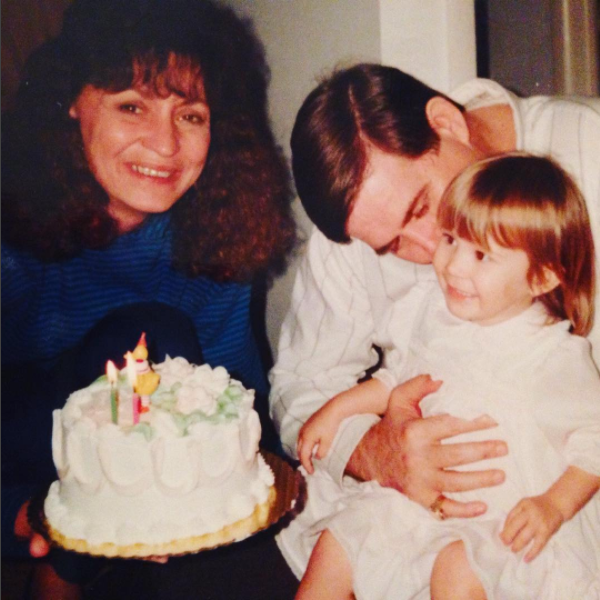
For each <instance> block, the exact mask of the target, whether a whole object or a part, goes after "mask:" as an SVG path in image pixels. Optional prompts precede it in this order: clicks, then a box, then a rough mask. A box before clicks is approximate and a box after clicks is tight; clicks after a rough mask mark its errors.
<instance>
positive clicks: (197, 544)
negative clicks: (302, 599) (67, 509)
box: [46, 485, 277, 558]
mask: <svg viewBox="0 0 600 600" xmlns="http://www.w3.org/2000/svg"><path fill="white" fill-rule="evenodd" d="M276 501H277V490H276V487H275V486H274V485H273V486H271V487H270V488H269V496H268V498H267V500H266V501H265V502H263V503H262V504H258V505H257V506H256V507H255V509H254V512H253V513H252V514H251V515H250V516H248V517H245V518H244V519H241V520H239V521H236V522H235V523H231V524H230V525H226V526H225V527H223V529H220V530H219V531H214V532H209V533H205V534H202V535H197V536H192V537H188V538H182V539H178V540H173V541H170V542H164V543H158V544H129V545H125V546H119V545H117V544H113V543H108V542H107V543H102V544H97V545H92V544H89V543H88V542H86V541H85V540H81V539H73V538H68V537H66V536H64V535H63V534H62V533H60V532H59V531H57V530H56V529H54V528H53V527H52V526H51V525H50V524H49V523H48V522H46V524H47V532H48V535H49V536H50V538H51V539H52V540H53V541H54V542H56V543H57V544H58V545H59V546H61V547H62V548H63V549H65V550H72V551H74V552H78V553H81V554H90V555H92V556H104V557H107V558H148V557H151V556H177V555H181V554H189V553H193V552H199V551H200V550H208V549H210V548H215V547H217V546H223V545H226V544H230V543H233V542H239V541H241V540H243V539H245V538H247V537H249V536H251V535H252V534H254V533H257V532H258V531H260V530H262V529H264V528H266V527H267V526H268V525H270V524H271V518H270V517H271V509H272V508H273V507H274V506H275V504H276Z"/></svg>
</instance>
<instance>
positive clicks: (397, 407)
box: [346, 376, 508, 517]
mask: <svg viewBox="0 0 600 600" xmlns="http://www.w3.org/2000/svg"><path fill="white" fill-rule="evenodd" d="M438 387H439V383H438V382H435V381H432V380H431V379H429V378H426V377H422V376H419V377H415V378H414V379H411V380H409V381H408V382H406V383H405V384H403V385H401V386H398V387H397V388H396V389H395V390H394V392H393V393H392V396H391V398H390V402H389V408H388V411H387V412H386V414H385V415H384V417H383V418H382V419H381V421H380V422H379V423H377V424H375V425H374V426H373V427H372V428H371V429H369V431H367V433H366V434H365V436H364V437H363V438H362V440H361V441H360V443H359V444H358V446H357V447H356V450H355V451H354V453H353V454H352V456H351V457H350V460H349V461H348V465H347V469H346V472H347V473H348V474H349V475H351V476H353V477H355V478H357V479H360V480H363V481H369V480H376V481H378V482H379V483H380V484H381V485H383V486H385V487H392V488H395V489H397V490H399V491H400V492H402V493H404V494H406V495H407V496H408V497H409V498H410V499H411V500H414V501H415V502H419V503H420V504H421V505H423V506H425V507H429V506H431V504H432V503H433V502H434V501H435V499H436V498H437V497H438V495H439V494H441V493H442V492H454V491H465V490H473V489H478V488H482V487H490V486H494V485H499V484H500V483H502V482H503V481H504V473H503V472H502V471H499V470H488V471H460V472H459V471H453V470H452V467H456V466H458V465H463V464H467V463H471V462H476V461H479V460H483V459H485V458H493V457H497V456H503V455H504V454H506V453H507V450H508V449H507V447H506V444H505V443H504V442H502V441H497V440H490V441H488V442H471V443H465V444H442V440H444V439H446V438H449V437H452V436H455V435H458V434H461V433H467V432H470V431H477V430H480V429H488V428H491V427H494V426H495V425H496V423H495V422H494V421H493V420H492V419H490V418H489V417H485V416H484V417H480V418H477V419H474V420H473V421H466V420H464V419H458V418H456V417H452V416H450V415H440V416H436V417H429V418H427V419H422V418H420V412H419V410H418V406H417V405H418V403H419V401H420V400H421V399H422V398H423V397H424V396H426V395H427V394H430V393H433V392H434V391H436V390H437V389H438ZM485 510H486V506H485V504H484V503H482V502H469V503H466V504H464V503H461V502H456V501H453V500H450V499H446V500H445V501H444V512H445V513H446V515H448V516H450V517H473V516H476V515H479V514H482V513H484V512H485Z"/></svg>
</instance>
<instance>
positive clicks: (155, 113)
mask: <svg viewBox="0 0 600 600" xmlns="http://www.w3.org/2000/svg"><path fill="white" fill-rule="evenodd" d="M69 114H70V116H71V117H72V118H74V119H77V120H78V121H79V125H80V128H81V136H82V139H83V146H84V151H85V156H86V158H87V161H88V164H89V167H90V170H91V171H92V173H93V175H94V177H95V178H96V180H97V181H98V183H99V184H100V185H101V186H102V187H103V188H104V190H105V192H106V193H107V194H108V197H109V207H108V210H109V212H110V214H111V216H112V217H113V218H114V219H116V221H117V222H118V223H119V228H120V230H121V231H129V230H131V229H133V228H135V227H136V226H138V225H139V224H140V223H141V222H142V221H143V220H144V219H145V218H146V216H147V215H148V214H150V213H162V212H165V211H167V210H169V209H170V208H171V207H172V206H173V205H174V204H175V202H177V200H179V198H181V196H182V195H183V194H184V193H185V192H186V191H187V190H188V189H189V188H190V187H191V186H192V185H193V184H194V183H195V182H196V180H197V179H198V177H199V176H200V174H201V173H202V170H203V168H204V165H205V163H206V158H207V155H208V148H209V145H210V109H209V106H208V104H207V102H206V100H205V99H204V96H202V97H201V98H199V99H193V100H190V99H188V98H186V97H184V96H182V95H179V94H175V93H172V94H170V95H167V96H163V95H158V94H157V93H156V92H155V91H154V90H152V89H151V88H144V87H133V88H129V89H126V90H123V91H121V92H110V91H107V90H103V89H99V88H96V87H94V86H91V85H87V86H85V87H84V88H83V90H82V92H81V94H80V95H79V96H78V98H77V100H76V101H75V102H74V103H73V105H72V106H71V109H70V111H69Z"/></svg>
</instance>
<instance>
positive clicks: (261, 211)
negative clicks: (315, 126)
mask: <svg viewBox="0 0 600 600" xmlns="http://www.w3.org/2000/svg"><path fill="white" fill-rule="evenodd" d="M266 87H267V68H266V65H265V63H264V59H263V55H262V51H261V48H260V46H259V44H258V42H257V40H256V39H255V38H254V36H253V34H252V32H251V31H250V28H249V27H248V25H247V24H245V23H243V22H242V21H240V20H239V19H238V18H237V17H236V16H235V15H234V14H233V12H231V11H230V10H229V9H225V8H222V7H218V6H217V5H215V4H212V3H210V2H204V1H200V0H170V1H169V2H164V1H162V0H132V1H128V2H119V1H118V0H103V1H102V2H98V1H97V0H77V1H76V2H75V3H74V4H73V5H72V6H71V7H70V8H69V9H68V10H67V12H66V14H65V19H64V25H63V30H62V32H61V34H60V35H59V36H58V38H56V39H55V40H52V41H51V42H49V43H47V44H45V45H44V46H43V47H42V48H40V49H39V50H38V51H37V52H35V53H34V54H33V55H32V57H31V59H30V60H29V62H28V65H27V68H26V76H25V79H24V81H23V84H22V85H21V88H20V90H19V95H18V98H17V102H16V106H17V107H18V108H17V110H16V111H15V113H14V114H13V115H10V116H6V117H5V121H4V122H5V136H4V139H3V149H4V150H5V151H4V152H3V157H4V158H3V169H2V173H3V182H2V183H3V186H2V191H3V197H2V211H3V222H2V234H3V235H2V240H3V241H2V262H3V264H2V283H3V300H4V302H3V309H2V328H3V336H2V340H3V342H2V343H3V350H4V352H3V364H2V371H3V376H4V380H5V384H6V385H5V386H4V388H3V391H4V392H5V395H4V403H3V405H4V407H5V408H4V410H3V420H2V422H3V432H2V433H3V436H2V440H3V448H2V456H3V464H2V467H3V483H5V484H6V483H9V484H10V488H11V489H12V490H13V491H14V492H15V493H14V494H13V496H12V500H13V502H12V503H11V504H10V505H7V504H5V500H6V498H5V496H6V495H5V496H3V505H4V506H3V513H4V519H5V521H4V522H5V523H8V521H7V519H11V522H14V518H15V514H16V509H17V508H18V506H20V505H21V504H22V502H23V501H24V500H26V498H27V495H25V494H26V492H25V489H22V490H20V491H19V492H17V491H15V490H16V487H15V486H16V484H21V483H26V484H30V483H33V484H37V485H39V483H41V482H42V481H43V480H44V479H46V478H49V479H52V478H54V473H53V469H52V465H51V457H50V452H49V440H50V431H51V425H50V416H51V410H52V408H55V407H60V406H62V404H63V403H64V401H65V398H66V394H67V393H69V392H70V391H72V390H73V389H75V388H77V387H81V386H83V385H87V384H88V383H89V381H90V380H91V379H93V377H96V376H97V375H99V374H101V373H102V370H103V368H104V363H105V361H106V360H107V359H109V358H112V359H113V360H115V359H116V360H119V359H120V358H121V357H122V354H123V351H124V350H125V349H127V348H131V347H133V345H135V340H136V339H137V337H139V334H140V333H141V331H146V334H147V337H148V340H149V342H150V350H151V358H152V359H153V360H162V358H163V357H164V355H165V354H167V353H170V354H171V355H185V356H186V357H187V358H188V359H190V360H194V361H197V360H200V357H201V354H202V355H203V356H204V359H205V360H206V362H208V363H209V364H211V365H213V366H216V365H223V366H224V367H226V368H227V369H228V370H229V371H230V372H231V373H232V374H233V375H234V376H236V377H237V378H239V379H241V380H242V382H243V383H244V384H245V385H246V386H248V387H251V388H254V389H256V390H257V393H258V395H259V397H260V396H266V392H267V384H266V378H265V371H264V368H263V366H262V365H261V361H260V357H259V352H258V349H257V344H256V342H255V339H254V337H253V333H252V328H251V320H250V301H251V285H252V283H253V282H255V281H256V280H257V278H260V277H262V276H264V275H265V274H267V273H268V272H269V271H271V270H272V269H273V268H278V267H281V266H282V265H283V260H284V257H285V255H286V253H287V252H288V251H289V250H290V249H291V248H292V246H293V243H294V228H293V221H292V218H291V213H290V199H291V194H290V187H289V177H288V173H287V170H286V166H285V163H284V160H283V158H282V156H281V154H280V152H279V150H278V148H277V147H276V145H275V143H274V140H273V136H272V133H271V130H270V127H269V122H268V117H267V112H266ZM152 343H153V344H154V348H153V347H152ZM152 350H154V353H153V352H152ZM7 390H8V394H7ZM9 398H10V399H9ZM5 433H7V435H6V436H5ZM9 433H10V435H8V434H9ZM24 472H26V473H27V479H26V478H25V477H24V476H23V473H24ZM21 515H22V511H21ZM7 529H9V531H10V529H12V528H9V527H3V536H4V534H5V532H6V530H7ZM4 543H5V540H4V539H3V549H4V551H5V552H6V546H4Z"/></svg>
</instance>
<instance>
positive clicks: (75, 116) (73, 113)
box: [69, 100, 79, 119]
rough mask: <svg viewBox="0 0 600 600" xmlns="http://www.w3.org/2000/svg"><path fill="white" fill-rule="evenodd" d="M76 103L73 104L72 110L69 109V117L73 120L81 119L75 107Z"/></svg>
mask: <svg viewBox="0 0 600 600" xmlns="http://www.w3.org/2000/svg"><path fill="white" fill-rule="evenodd" d="M76 102H77V100H76V101H75V102H73V104H71V108H69V116H70V117H71V119H79V111H78V110H77V107H76V106H75V104H76Z"/></svg>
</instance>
